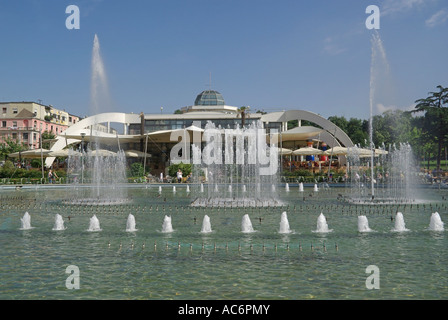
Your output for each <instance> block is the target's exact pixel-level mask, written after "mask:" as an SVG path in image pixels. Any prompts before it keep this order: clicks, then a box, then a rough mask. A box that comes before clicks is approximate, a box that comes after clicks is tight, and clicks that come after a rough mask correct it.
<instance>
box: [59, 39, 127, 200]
mask: <svg viewBox="0 0 448 320" xmlns="http://www.w3.org/2000/svg"><path fill="white" fill-rule="evenodd" d="M91 70H92V73H91V89H90V90H91V110H92V112H93V113H94V114H99V113H102V112H105V111H108V109H109V108H110V106H111V99H110V95H109V89H108V83H107V76H106V71H105V67H104V63H103V59H102V57H101V54H100V43H99V40H98V36H97V35H96V34H95V37H94V41H93V49H92V62H91ZM90 132H91V134H92V132H93V128H92V127H91V128H90ZM117 142H118V151H117V152H116V153H110V154H108V155H103V154H101V152H100V151H99V150H100V149H101V145H100V141H99V139H98V135H97V134H95V135H94V136H91V137H90V143H89V147H88V148H87V150H86V148H85V147H84V143H82V144H81V146H82V148H81V150H80V153H75V152H73V151H69V155H68V158H67V172H68V173H69V177H73V180H72V181H71V182H72V186H73V188H72V189H71V190H70V191H69V193H68V196H67V198H68V199H67V200H66V201H65V202H66V203H68V204H86V205H89V204H90V205H97V204H101V205H109V204H122V203H126V202H128V201H129V199H128V197H127V189H126V188H124V187H123V185H124V184H125V183H127V178H126V156H125V154H124V152H123V150H121V148H120V144H119V141H118V140H117ZM79 183H81V184H83V185H85V186H88V187H89V188H82V189H81V188H79Z"/></svg>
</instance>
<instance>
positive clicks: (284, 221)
mask: <svg viewBox="0 0 448 320" xmlns="http://www.w3.org/2000/svg"><path fill="white" fill-rule="evenodd" d="M278 233H291V229H290V228H289V221H288V215H287V214H286V211H284V212H282V215H281V217H280V228H279V230H278Z"/></svg>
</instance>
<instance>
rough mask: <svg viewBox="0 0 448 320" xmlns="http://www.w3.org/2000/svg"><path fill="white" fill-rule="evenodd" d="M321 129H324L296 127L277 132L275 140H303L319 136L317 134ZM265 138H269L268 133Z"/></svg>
mask: <svg viewBox="0 0 448 320" xmlns="http://www.w3.org/2000/svg"><path fill="white" fill-rule="evenodd" d="M322 131H324V130H323V129H320V128H316V127H312V126H304V127H296V128H293V129H291V130H287V131H284V132H281V133H277V134H276V135H275V136H276V138H277V139H278V140H277V141H279V142H280V139H281V141H303V140H309V139H311V138H315V137H317V136H319V134H320V133H321V132H322ZM267 139H269V135H268V137H267Z"/></svg>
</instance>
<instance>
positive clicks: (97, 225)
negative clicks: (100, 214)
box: [87, 214, 101, 231]
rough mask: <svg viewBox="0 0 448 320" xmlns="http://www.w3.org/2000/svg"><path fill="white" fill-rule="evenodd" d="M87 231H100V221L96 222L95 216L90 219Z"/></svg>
mask: <svg viewBox="0 0 448 320" xmlns="http://www.w3.org/2000/svg"><path fill="white" fill-rule="evenodd" d="M87 231H101V228H100V220H98V218H97V217H96V215H95V214H94V215H93V216H92V218H90V222H89V229H87Z"/></svg>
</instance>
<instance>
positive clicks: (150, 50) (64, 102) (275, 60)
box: [0, 0, 448, 119]
mask: <svg viewBox="0 0 448 320" xmlns="http://www.w3.org/2000/svg"><path fill="white" fill-rule="evenodd" d="M71 4H74V5H77V6H78V7H79V9H80V13H81V15H80V29H79V30H68V29H67V28H66V26H65V20H66V18H67V17H68V16H69V15H68V14H66V13H65V9H66V7H67V6H68V5H71ZM372 4H373V5H377V6H378V7H379V8H380V19H381V20H380V30H378V33H379V35H380V38H381V40H382V42H383V45H384V48H385V52H386V56H387V63H388V65H389V67H390V69H389V73H388V74H386V75H383V76H381V77H380V78H381V79H377V81H379V82H382V83H386V84H387V86H383V87H387V90H384V91H385V92H380V91H378V92H377V97H376V107H375V110H374V112H375V113H378V112H380V111H383V110H386V109H390V108H399V109H409V108H412V107H413V103H414V101H415V100H416V99H419V98H423V97H426V96H427V93H428V92H429V91H434V90H435V89H436V86H437V85H443V86H448V76H447V74H448V59H447V58H446V57H447V56H448V2H447V1H446V0H382V1H373V0H372V1H361V0H340V1H334V0H327V1H323V0H306V1H305V0H304V1H300V0H275V1H274V0H235V1H234V0H158V1H152V0H129V1H115V0H80V1H74V0H70V1H63V0H45V1H37V0H18V1H10V0H0V39H1V43H2V45H1V47H0V101H37V100H38V99H40V100H42V102H43V103H44V104H51V105H53V106H55V107H57V108H63V109H66V110H67V111H69V112H70V113H72V114H76V115H79V116H85V115H90V114H91V113H92V111H91V108H90V76H91V66H90V64H91V55H92V45H93V38H94V35H95V34H97V35H98V37H99V41H100V44H101V53H102V57H103V60H104V64H105V68H106V72H107V77H108V81H109V91H110V95H111V101H112V105H110V106H103V107H102V108H103V111H121V112H134V113H140V112H142V111H143V112H145V113H160V107H161V106H163V108H164V111H163V112H164V113H173V112H174V110H176V109H178V108H181V107H183V106H187V105H192V104H193V103H194V99H195V97H196V95H197V94H199V93H200V92H201V91H203V90H206V89H208V88H209V76H210V73H211V78H212V85H211V86H212V88H213V89H215V90H218V91H219V92H221V93H222V94H223V96H224V99H225V100H226V104H228V105H232V106H237V107H240V106H247V105H249V106H251V109H252V110H264V111H268V112H270V111H275V110H287V109H305V110H309V111H313V112H316V113H318V114H321V115H322V116H324V117H328V116H332V115H337V116H345V117H347V118H350V117H356V118H362V119H367V118H368V117H369V113H370V111H369V110H370V109H369V83H370V66H371V51H372V50H371V38H372V34H373V32H374V31H373V30H368V29H367V28H366V27H365V20H366V19H367V17H368V16H369V15H368V14H366V13H365V10H366V7H367V6H368V5H372ZM386 91H387V92H386ZM378 105H379V107H378Z"/></svg>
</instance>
